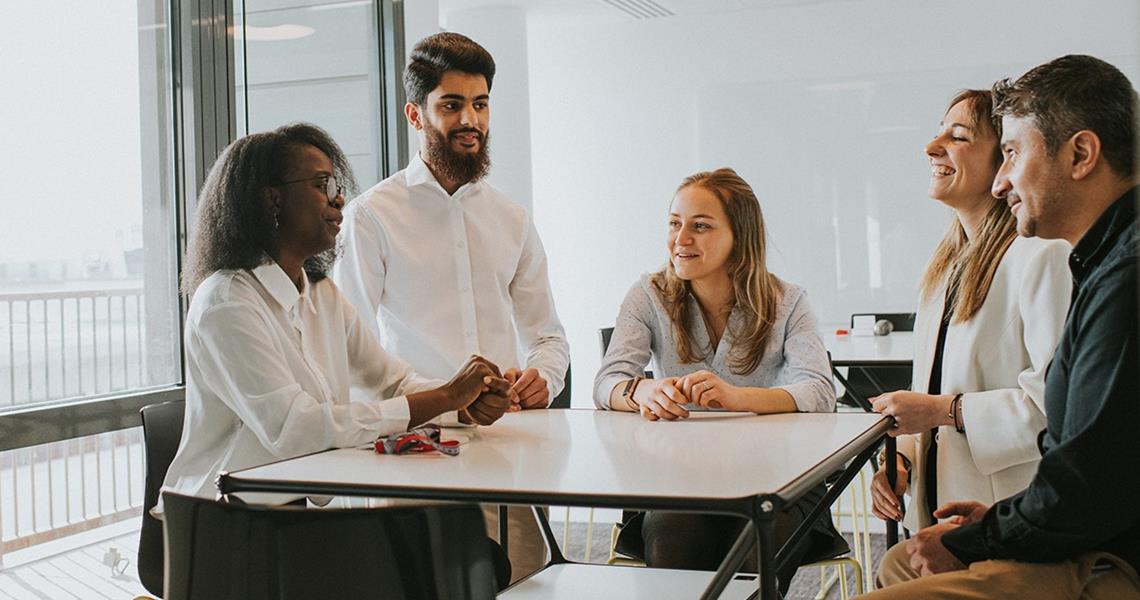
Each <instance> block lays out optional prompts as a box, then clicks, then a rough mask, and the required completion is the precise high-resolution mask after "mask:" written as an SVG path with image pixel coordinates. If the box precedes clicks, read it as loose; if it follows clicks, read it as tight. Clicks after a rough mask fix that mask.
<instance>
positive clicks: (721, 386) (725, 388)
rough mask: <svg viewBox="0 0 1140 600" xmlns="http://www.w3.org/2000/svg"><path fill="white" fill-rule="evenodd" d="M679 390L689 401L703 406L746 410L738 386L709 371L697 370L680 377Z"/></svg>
mask: <svg viewBox="0 0 1140 600" xmlns="http://www.w3.org/2000/svg"><path fill="white" fill-rule="evenodd" d="M680 385H681V391H682V392H684V394H685V396H686V397H687V398H689V401H690V402H692V403H693V404H696V405H697V406H703V407H705V408H723V409H725V410H733V411H748V410H751V409H750V408H748V407H746V406H745V402H744V400H745V398H744V394H743V393H742V392H741V390H740V388H738V387H736V386H734V385H731V384H729V383H727V382H725V381H724V380H723V379H721V378H720V377H718V376H717V375H716V374H715V373H713V372H711V371H703V370H702V371H697V372H696V373H689V374H688V375H685V376H684V377H681V378H680Z"/></svg>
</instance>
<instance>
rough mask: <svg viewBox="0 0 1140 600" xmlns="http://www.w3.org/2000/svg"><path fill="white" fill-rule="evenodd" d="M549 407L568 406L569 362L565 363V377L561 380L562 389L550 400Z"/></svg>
mask: <svg viewBox="0 0 1140 600" xmlns="http://www.w3.org/2000/svg"><path fill="white" fill-rule="evenodd" d="M550 408H570V363H566V377H565V378H563V380H562V391H561V392H558V395H557V396H555V397H554V400H551V401H550Z"/></svg>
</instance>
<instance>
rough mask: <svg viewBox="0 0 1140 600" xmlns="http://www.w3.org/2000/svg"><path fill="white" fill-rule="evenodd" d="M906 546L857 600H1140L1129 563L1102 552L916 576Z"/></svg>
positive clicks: (890, 556)
mask: <svg viewBox="0 0 1140 600" xmlns="http://www.w3.org/2000/svg"><path fill="white" fill-rule="evenodd" d="M905 546H906V542H901V543H899V544H896V545H895V546H894V547H892V548H891V549H889V550H887V553H886V555H884V556H883V560H882V562H881V563H880V564H879V572H878V582H879V585H880V586H885V587H883V589H880V590H877V591H874V592H872V593H870V594H866V595H864V596H861V598H867V599H869V600H870V599H873V600H887V599H896V598H898V599H902V598H908V599H909V598H941V599H951V598H953V599H960V600H974V599H982V598H1009V599H1010V600H1014V599H1018V600H1020V599H1023V598H1024V599H1028V598H1032V599H1034V600H1038V599H1040V600H1053V599H1057V600H1061V599H1072V600H1077V599H1088V600H1127V599H1130V598H1135V599H1140V580H1138V579H1137V577H1136V571H1135V570H1134V569H1133V568H1132V566H1131V565H1129V564H1128V563H1126V562H1124V561H1122V560H1120V559H1119V558H1117V557H1115V556H1113V555H1111V554H1108V553H1105V552H1093V553H1089V554H1085V555H1082V556H1080V557H1077V558H1075V559H1073V560H1067V561H1062V562H1055V563H1029V562H1020V561H1015V560H987V561H982V562H976V563H974V564H972V565H970V567H969V568H968V569H966V570H964V571H953V572H950V573H940V574H938V575H930V576H927V577H920V576H919V574H918V573H917V572H915V570H914V569H912V568H911V567H910V556H909V555H908V554H907V553H906V547H905ZM1098 562H1100V563H1109V564H1111V565H1112V567H1111V568H1108V569H1104V568H1096V569H1094V568H1093V567H1094V565H1096V564H1097V563H1098Z"/></svg>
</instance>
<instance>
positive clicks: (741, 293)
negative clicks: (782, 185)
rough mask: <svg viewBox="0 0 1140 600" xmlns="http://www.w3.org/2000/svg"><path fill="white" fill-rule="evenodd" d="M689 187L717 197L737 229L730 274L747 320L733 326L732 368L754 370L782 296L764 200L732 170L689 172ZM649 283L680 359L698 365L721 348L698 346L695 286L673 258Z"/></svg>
mask: <svg viewBox="0 0 1140 600" xmlns="http://www.w3.org/2000/svg"><path fill="white" fill-rule="evenodd" d="M690 186H698V187H700V188H702V189H705V190H708V191H709V192H711V193H712V194H713V195H714V196H716V197H717V199H719V200H720V204H721V207H722V208H723V209H724V213H725V214H726V215H727V216H728V222H729V224H730V226H731V228H732V238H733V242H732V252H731V253H730V254H729V257H728V261H729V265H728V267H729V268H728V276H729V278H730V279H731V280H732V289H733V295H734V302H735V309H736V310H739V311H741V312H742V316H743V317H744V318H743V319H740V320H738V321H737V327H735V328H734V329H732V330H731V333H732V337H733V339H734V340H735V344H734V346H733V348H732V351H731V353H730V354H729V367H730V368H731V369H732V371H733V372H734V373H737V374H739V375H744V374H747V373H751V372H752V371H755V370H756V367H757V366H759V365H760V359H761V358H763V356H764V347H765V346H766V345H767V343H768V338H769V336H771V334H772V325H773V324H774V323H775V321H776V304H777V303H778V302H779V296H780V288H779V284H778V282H777V281H776V278H775V276H773V275H772V274H771V273H769V272H768V267H767V264H766V261H765V253H766V239H767V234H766V233H765V229H764V215H763V213H762V212H761V211H760V201H759V200H757V199H756V194H755V193H754V192H753V191H752V187H751V186H749V185H748V183H747V182H745V181H744V180H743V179H741V177H740V175H737V174H736V171H733V170H732V169H729V168H721V169H717V170H715V171H703V172H700V173H696V174H694V175H690V176H689V177H686V178H685V180H684V181H682V182H681V185H680V186H678V187H677V191H678V192H680V191H681V190H683V189H685V188H687V187H690ZM650 282H651V283H653V285H654V287H655V288H656V290H657V294H658V296H659V297H660V298H661V302H662V303H663V304H664V305H665V310H666V312H667V314H668V315H669V322H670V324H671V325H672V330H673V338H674V339H675V340H676V341H677V355H678V356H679V357H680V358H681V361H682V362H684V363H694V362H697V361H698V360H702V359H704V358H705V357H706V356H708V355H709V354H710V353H711V352H714V351H715V350H716V349H715V348H711V347H710V348H701V349H698V348H696V342H694V341H693V334H692V332H691V331H689V328H688V327H687V325H686V324H687V323H691V322H693V320H694V317H696V316H697V315H695V314H693V310H692V306H693V304H694V303H691V302H689V301H688V300H689V296H690V294H691V293H692V287H691V285H690V284H689V282H688V281H685V280H684V279H681V278H680V277H679V276H678V275H677V272H676V271H674V270H673V262H672V261H669V262H668V263H666V265H665V267H664V268H662V269H661V270H660V271H658V272H656V273H654V274H653V275H652V276H651V277H650ZM698 310H699V308H698ZM730 325H731V324H730ZM710 345H711V339H710Z"/></svg>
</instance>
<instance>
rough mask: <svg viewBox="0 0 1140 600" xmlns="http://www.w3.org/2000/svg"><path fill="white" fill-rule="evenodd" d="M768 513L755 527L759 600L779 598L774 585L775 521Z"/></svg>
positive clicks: (777, 589) (778, 592)
mask: <svg viewBox="0 0 1140 600" xmlns="http://www.w3.org/2000/svg"><path fill="white" fill-rule="evenodd" d="M772 517H773V515H772V514H771V513H768V515H767V518H762V519H761V520H760V522H759V523H757V525H756V543H757V545H758V547H757V548H756V567H757V569H759V571H760V583H759V586H760V590H759V591H760V598H761V599H762V600H768V599H771V600H777V599H778V598H779V597H780V591H779V588H778V587H777V585H776V520H775V519H774V518H772Z"/></svg>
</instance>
